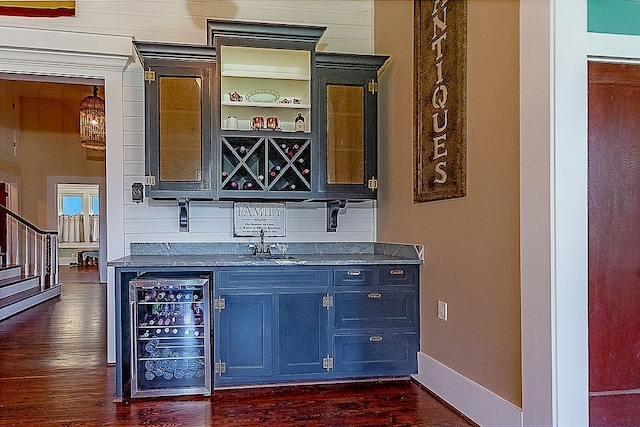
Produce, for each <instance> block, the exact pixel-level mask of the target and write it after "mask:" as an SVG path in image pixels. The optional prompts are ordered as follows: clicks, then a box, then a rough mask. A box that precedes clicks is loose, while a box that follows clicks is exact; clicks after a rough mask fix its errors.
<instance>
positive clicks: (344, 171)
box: [317, 67, 377, 199]
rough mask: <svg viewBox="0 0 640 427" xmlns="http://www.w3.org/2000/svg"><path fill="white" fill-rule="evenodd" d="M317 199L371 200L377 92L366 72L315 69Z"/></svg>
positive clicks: (374, 177)
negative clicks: (316, 89)
mask: <svg viewBox="0 0 640 427" xmlns="http://www.w3.org/2000/svg"><path fill="white" fill-rule="evenodd" d="M317 70H318V86H319V87H318V93H319V102H320V103H321V105H320V106H319V107H318V110H319V111H318V123H319V129H318V134H319V140H320V141H319V147H320V153H319V157H320V164H319V168H318V170H319V171H320V177H319V178H318V181H319V183H320V184H319V185H320V193H321V196H322V197H331V198H345V199H374V198H375V197H376V188H375V185H371V187H372V188H370V184H372V183H375V179H376V173H377V172H376V171H377V120H376V114H377V94H376V92H375V91H370V90H369V83H370V82H371V81H372V80H373V79H375V78H376V73H375V72H371V71H362V70H353V69H341V68H338V69H332V68H325V67H318V68H317Z"/></svg>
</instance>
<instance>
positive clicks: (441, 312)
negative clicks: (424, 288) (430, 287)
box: [438, 301, 447, 322]
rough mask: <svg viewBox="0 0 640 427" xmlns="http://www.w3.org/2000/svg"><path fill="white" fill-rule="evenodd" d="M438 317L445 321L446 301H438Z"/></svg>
mask: <svg viewBox="0 0 640 427" xmlns="http://www.w3.org/2000/svg"><path fill="white" fill-rule="evenodd" d="M438 319H441V320H444V321H445V322H446V321H447V303H446V302H444V301H438Z"/></svg>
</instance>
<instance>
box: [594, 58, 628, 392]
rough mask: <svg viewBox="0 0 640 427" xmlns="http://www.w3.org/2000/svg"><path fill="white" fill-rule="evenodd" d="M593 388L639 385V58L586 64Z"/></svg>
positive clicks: (622, 387) (622, 388) (626, 388)
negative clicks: (634, 63)
mask: <svg viewBox="0 0 640 427" xmlns="http://www.w3.org/2000/svg"><path fill="white" fill-rule="evenodd" d="M588 194H589V389H590V391H608V390H629V389H638V388H640V66H639V65H629V64H609V63H590V64H589V168H588Z"/></svg>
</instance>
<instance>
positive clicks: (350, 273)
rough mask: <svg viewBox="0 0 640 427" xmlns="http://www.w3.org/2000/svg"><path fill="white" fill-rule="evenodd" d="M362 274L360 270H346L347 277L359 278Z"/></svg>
mask: <svg viewBox="0 0 640 427" xmlns="http://www.w3.org/2000/svg"><path fill="white" fill-rule="evenodd" d="M361 274H362V271H360V270H348V271H347V276H360V275H361Z"/></svg>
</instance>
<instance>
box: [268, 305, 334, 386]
mask: <svg viewBox="0 0 640 427" xmlns="http://www.w3.org/2000/svg"><path fill="white" fill-rule="evenodd" d="M324 296H325V294H324V293H319V292H312V293H309V292H303V293H288V292H278V335H277V339H278V375H279V376H280V375H292V374H318V373H319V374H324V373H325V369H324V368H323V366H322V360H323V358H324V357H326V356H327V355H328V354H329V337H328V331H327V329H328V328H327V325H328V319H329V316H328V310H327V308H326V307H323V306H322V301H323V297H324Z"/></svg>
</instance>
